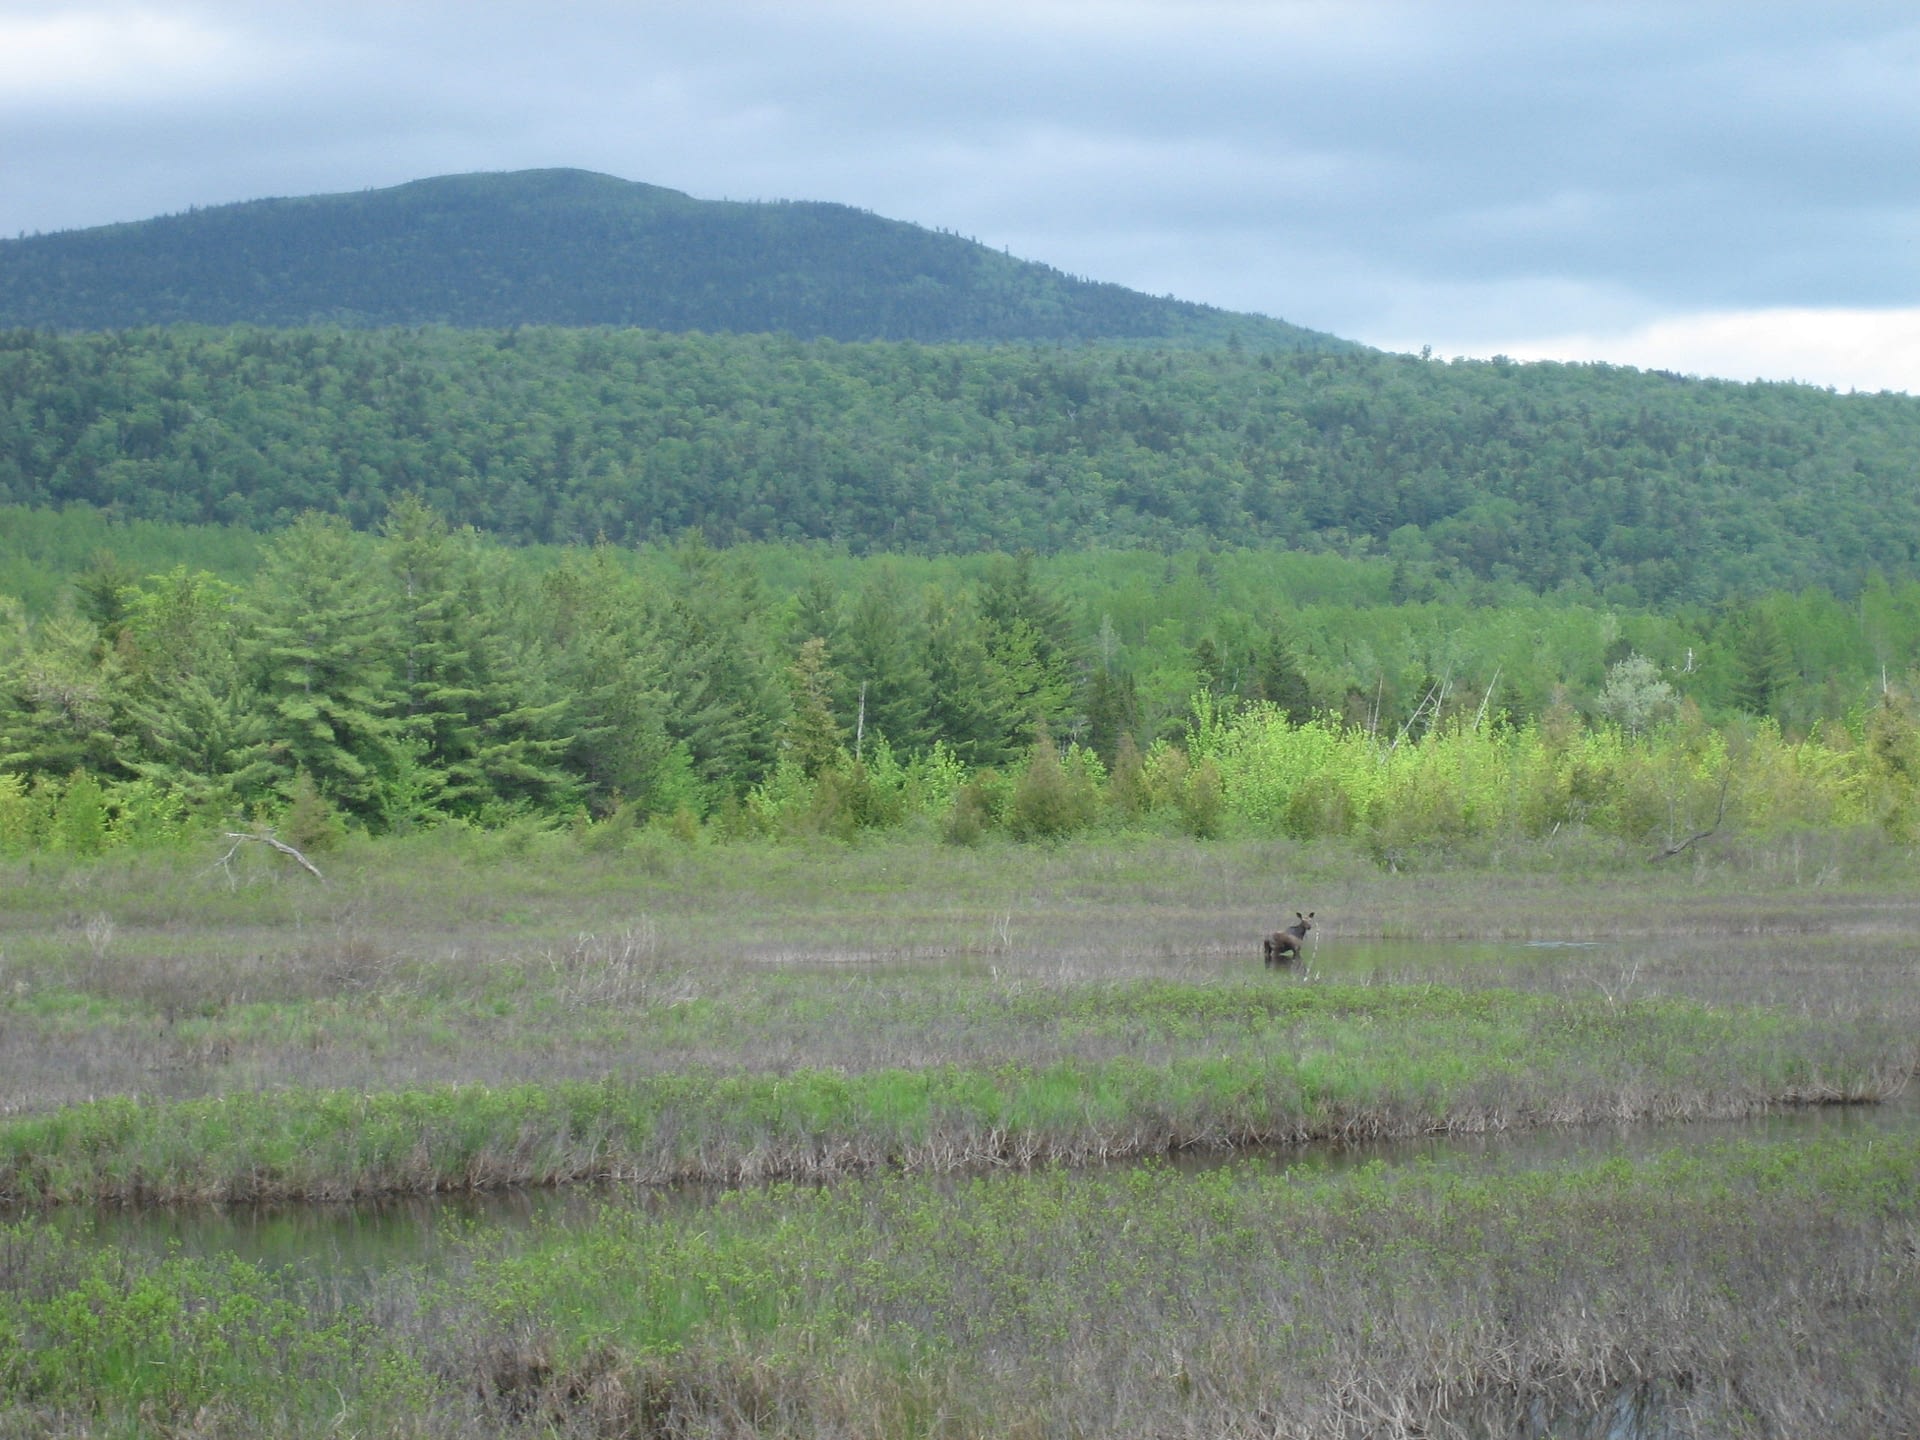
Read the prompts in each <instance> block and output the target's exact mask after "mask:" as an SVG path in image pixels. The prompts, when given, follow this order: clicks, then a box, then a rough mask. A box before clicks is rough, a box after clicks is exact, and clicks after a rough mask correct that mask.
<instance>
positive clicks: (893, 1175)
mask: <svg viewBox="0 0 1920 1440" xmlns="http://www.w3.org/2000/svg"><path fill="white" fill-rule="evenodd" d="M1534 858H1535V859H1536V860H1537V859H1538V857H1534ZM1856 858H1857V857H1855V856H1854V855H1853V854H1852V852H1850V851H1846V850H1845V849H1844V847H1841V846H1840V845H1839V842H1835V848H1833V849H1832V851H1831V853H1828V854H1824V855H1813V854H1811V853H1807V854H1802V853H1801V852H1800V851H1799V849H1798V848H1797V842H1796V848H1795V850H1794V851H1793V853H1792V854H1791V855H1789V854H1788V853H1787V851H1786V849H1785V842H1783V843H1782V846H1781V847H1778V848H1777V849H1776V850H1775V851H1773V852H1769V851H1768V850H1766V849H1765V848H1764V847H1761V848H1756V849H1754V850H1751V851H1748V852H1744V853H1740V854H1732V853H1730V852H1722V858H1721V859H1720V860H1719V861H1716V862H1715V863H1713V864H1710V865H1709V864H1703V863H1701V862H1700V861H1699V860H1698V859H1697V858H1696V860H1695V862H1694V863H1693V864H1692V865H1691V866H1690V867H1689V868H1685V869H1681V868H1673V869H1662V870H1657V871H1653V872H1648V871H1647V870H1645V869H1644V868H1640V867H1636V868H1633V869H1625V868H1612V869H1609V868H1604V867H1602V868H1600V869H1595V868H1593V867H1592V866H1591V865H1586V864H1583V865H1581V866H1578V867H1575V868H1567V869H1556V868H1555V867H1554V866H1553V865H1550V864H1535V865H1534V866H1533V867H1532V868H1531V869H1523V868H1517V867H1508V868H1506V869H1504V870H1493V871H1487V870H1481V871H1473V870H1450V871H1445V872H1440V873H1430V874H1407V873H1397V874H1386V873H1382V872H1381V871H1380V870H1379V869H1378V868H1377V867H1373V866H1370V865H1368V864H1366V863H1365V862H1364V861H1363V860H1361V859H1360V858H1358V857H1356V856H1355V855H1353V854H1350V853H1346V852H1341V851H1336V850H1331V849H1324V848H1302V847H1292V846H1284V845H1237V844H1215V845H1198V844H1186V843H1168V842H1156V843H1153V844H1145V843H1143V844H1124V843H1116V844H1103V845H1092V844H1089V845H1077V846H1068V847H1062V848H1059V849H1045V848H1030V849H1019V850H1015V849H1011V848H1003V847H996V846H993V845H986V846H982V847H979V848H977V849H970V850H959V851H956V850H953V849H950V848H946V847H940V846H935V845H930V844H929V845H917V844H913V843H893V844H888V845H885V846H876V847H873V848H870V849H867V848H831V849H825V850H820V851H815V852H800V851H797V850H792V849H781V848H777V847H757V846H737V847H726V848H718V847H715V848H709V847H706V846H691V847H687V846H679V845H661V844H657V843H655V841H654V837H642V842H640V843H639V846H638V848H636V849H633V850H630V851H624V852H614V853H602V852H596V851H592V850H583V849H582V848H581V847H579V846H578V845H575V844H573V843H571V842H570V841H568V840H567V839H566V838H565V837H554V836H543V835H532V834H526V835H519V836H516V837H509V838H508V839H507V840H505V841H500V840H497V839H492V838H489V837H476V836H468V835H462V834H458V833H451V834H444V835H432V836H424V837H418V838H416V839H413V840H409V841H404V842H392V841H390V842H383V843H382V844H380V845H377V846H376V845H368V844H352V845H349V846H348V847H347V848H346V849H345V850H343V851H341V852H338V853H337V854H336V855H335V856H334V857H332V858H331V859H330V860H329V863H328V871H329V878H328V880H327V882H326V883H325V884H324V885H322V884H316V883H314V882H313V881H312V880H311V878H310V877H306V876H296V875H293V874H290V873H288V872H286V871H283V870H280V869H276V868H275V867H274V866H273V865H272V864H270V863H268V861H267V859H266V858H265V857H262V856H252V855H246V856H239V857H235V859H234V861H233V862H232V863H231V864H230V865H229V866H227V867H225V868H214V869H209V868H208V867H207V866H206V865H204V864H191V865H190V864H187V863H184V862H182V861H179V860H167V859H162V858H156V857H134V858H131V859H114V860H109V861H103V862H100V863H97V864H94V865H90V866H88V865H74V866H60V865H39V866H14V867H11V868H10V869H9V871H8V873H7V874H6V875H5V876H3V877H0V881H3V882H4V883H0V1054H4V1056H5V1057H6V1064H5V1066H4V1071H3V1073H0V1193H5V1194H6V1195H8V1196H10V1197H12V1198H16V1199H33V1200H37V1201H42V1202H47V1201H57V1200H87V1199H94V1198H102V1197H112V1198H118V1199H123V1200H134V1199H141V1200H154V1199H170V1200H210V1199H229V1200H232V1199H243V1198H267V1197H288V1196H299V1195H308V1196H341V1195H365V1194H379V1193H393V1192H403V1193H417V1192H426V1191H435V1190H442V1189H446V1188H449V1187H453V1188H476V1189H480V1188H486V1187H489V1186H495V1185H512V1184H525V1183H542V1182H554V1183H558V1182H563V1181H569V1180H576V1179H595V1178H598V1179H604V1178H606V1177H611V1176H617V1177H622V1178H624V1179H627V1180H630V1181H631V1180H668V1179H673V1178H679V1177H690V1176H697V1177H703V1178H724V1179H731V1180H735V1181H762V1182H766V1181H770V1180H775V1179H777V1178H778V1177H790V1179H789V1181H787V1182H782V1183H777V1184H761V1185H759V1186H755V1187H749V1188H746V1189H741V1190H737V1191H734V1192H731V1193H730V1194H728V1195H726V1196H725V1197H723V1198H721V1199H720V1200H719V1201H718V1202H717V1203H715V1204H713V1205H711V1206H709V1207H707V1208H705V1209H703V1210H700V1211H698V1212H697V1213H691V1214H679V1213H676V1212H673V1211H671V1210H665V1209H657V1210H653V1211H650V1212H648V1213H645V1214H643V1213H640V1212H639V1211H636V1210H633V1209H631V1208H622V1207H617V1206H609V1207H607V1208H606V1209H604V1210H603V1211H601V1212H600V1213H599V1214H598V1215H597V1216H596V1217H595V1218H593V1219H591V1220H590V1221H588V1222H586V1223H585V1224H584V1225H579V1226H575V1227H572V1228H568V1229H561V1228H554V1227H543V1226H536V1227H534V1229H533V1230H532V1231H531V1232H527V1233H523V1234H521V1235H519V1236H518V1237H515V1236H512V1235H509V1234H506V1233H503V1232H476V1233H475V1234H474V1235H473V1236H472V1237H471V1238H470V1239H467V1240H449V1242H448V1244H449V1247H450V1250H449V1254H448V1255H447V1256H446V1257H445V1259H444V1263H443V1264H441V1265H440V1266H439V1267H438V1268H437V1269H436V1270H435V1271H433V1272H431V1273H429V1272H426V1271H421V1270H414V1269H410V1268H407V1267H399V1268H395V1269H392V1270H387V1271H382V1272H380V1273H378V1274H376V1275H373V1276H371V1277H368V1278H365V1279H364V1280H363V1281H361V1282H356V1283H355V1284H353V1285H343V1284H340V1283H338V1282H337V1281H336V1280H334V1279H330V1278H329V1277H328V1276H327V1275H326V1274H325V1273H323V1272H320V1271H316V1270H313V1269H309V1268H306V1267H304V1266H295V1267H292V1268H289V1269H285V1270H269V1269H265V1268H262V1267H258V1266H251V1265H247V1264H244V1263H241V1262H238V1261H230V1262H227V1261H216V1260H208V1259H196V1258H194V1257H191V1256H188V1255H184V1254H180V1253H177V1252H171V1251H156V1252H154V1253H150V1254H149V1253H144V1252H137V1251H135V1250H130V1249H127V1248H124V1247H119V1246H112V1245H96V1244H90V1243H88V1241H87V1239H86V1236H85V1226H84V1225H81V1226H80V1227H79V1228H78V1230H77V1231H76V1230H75V1229H74V1227H72V1226H60V1227H56V1226H54V1225H52V1224H51V1223H49V1222H48V1220H47V1219H46V1218H43V1217H39V1216H37V1215H36V1214H35V1212H33V1211H31V1210H29V1211H26V1212H22V1213H21V1214H19V1215H18V1217H17V1218H16V1219H15V1221H14V1222H13V1223H12V1224H11V1226H9V1227H7V1228H5V1229H4V1230H0V1437H11V1436H15V1435H20V1436H26V1435H33V1436H76V1437H77V1436H80V1435H88V1436H116V1437H117V1436H134V1435H141V1436H145V1435H152V1434H172V1435H179V1436H189V1435H191V1436H204V1437H212V1436H226V1435H233V1436H241V1435H246V1436H251V1435H257V1434H263V1433H271V1434H275V1435H287V1436H307V1435H312V1436H316V1437H317V1436H320V1435H332V1434H338V1433H342V1432H357V1433H366V1434H382V1435H395V1436H402V1435H414V1436H419V1437H422V1440H439V1437H442V1436H454V1435H461V1436H466V1435H479V1436H492V1435H499V1436H503V1437H505V1436H522V1435H526V1436H532V1435H540V1436H556V1435H579V1436H609V1437H611V1436H631V1435H648V1436H652V1435H659V1436H708V1435H711V1436H722V1435H726V1436H742V1435H770V1436H771V1435H780V1436H788V1435H790V1436H796V1437H798V1436H819V1435H836V1436H873V1437H894V1436H928V1437H946V1436H953V1437H962V1436H966V1437H971V1436H976V1435H978V1436H986V1435H1020V1434H1025V1435H1030V1436H1035V1437H1043V1436H1044V1437H1052V1436H1063V1437H1064V1436H1087V1435H1116V1436H1137V1435H1144V1434H1152V1435H1164V1436H1195V1437H1199V1436H1208V1437H1216V1436H1217V1437H1238V1436H1248V1437H1252V1436H1263V1437H1273V1436H1285V1437H1300V1440H1348V1437H1354V1440H1357V1437H1362V1436H1387V1437H1408V1440H1411V1437H1413V1436H1416V1435H1418V1436H1434V1435H1458V1436H1479V1435H1487V1436H1493V1435H1505V1434H1515V1433H1548V1432H1551V1433H1554V1434H1563V1433H1575V1434H1577V1433H1596V1434H1598V1433H1605V1432H1606V1431H1607V1429H1608V1427H1609V1426H1610V1425H1613V1424H1614V1423H1615V1422H1616V1421H1619V1420H1620V1417H1621V1416H1622V1415H1624V1414H1626V1413H1627V1412H1628V1411H1632V1412H1633V1414H1634V1416H1636V1417H1637V1418H1635V1419H1634V1420H1633V1421H1632V1423H1633V1424H1635V1425H1637V1426H1638V1427H1639V1430H1638V1433H1639V1434H1641V1435H1645V1436H1655V1435H1661V1436H1675V1437H1678V1436H1695V1435H1698V1436H1716V1437H1717V1436H1748V1435H1751V1436H1766V1437H1780V1440H1789V1437H1793V1440H1797V1437H1803V1436H1809V1435H1816V1434H1817V1435H1822V1436H1837V1437H1855V1436H1857V1437H1860V1440H1868V1437H1875V1440H1877V1437H1883V1436H1892V1435H1902V1434H1913V1433H1917V1432H1920V1385H1917V1384H1916V1380H1915V1371H1914V1363H1915V1357H1914V1354H1913V1350H1912V1345H1913V1336H1914V1335H1915V1334H1916V1333H1920V1272H1917V1269H1916V1266H1917V1263H1920V1262H1917V1258H1916V1257H1920V1217H1917V1216H1916V1212H1915V1204H1916V1198H1915V1197H1916V1195H1920V1141H1917V1140H1916V1139H1915V1137H1914V1136H1913V1134H1912V1132H1911V1131H1910V1130H1908V1131H1905V1132H1889V1133H1886V1134H1874V1135H1870V1136H1867V1137H1866V1138H1862V1137H1861V1136H1858V1135H1853V1136H1846V1137H1837V1138H1827V1139H1818V1140H1802V1141H1779V1142H1772V1141H1770V1142H1767V1143H1763V1144H1757V1145H1739V1144H1728V1145H1714V1146H1708V1147H1704V1148H1698V1149H1694V1150H1689V1151H1684V1152H1681V1151H1675V1152H1671V1153H1656V1154H1654V1155H1653V1156H1652V1157H1650V1158H1646V1159H1639V1160H1632V1161H1627V1160H1617V1161H1606V1162H1593V1161H1579V1162H1562V1163H1556V1164H1553V1165H1547V1166H1541V1167H1537V1168H1531V1169H1530V1168H1526V1167H1524V1166H1518V1165H1504V1164H1503V1163H1502V1162H1500V1161H1499V1160H1498V1159H1497V1158H1492V1159H1489V1158H1487V1157H1470V1156H1465V1155H1461V1156H1457V1157H1449V1158H1445V1159H1441V1160H1434V1161H1426V1162H1421V1163H1418V1164H1412V1165H1407V1166H1402V1167H1398V1168H1395V1169H1391V1170H1389V1169H1385V1168H1382V1167H1379V1166H1367V1167H1363V1168H1361V1169H1358V1170H1353V1171H1346V1172H1341V1173H1325V1174H1316V1173H1314V1172H1313V1171H1311V1170H1309V1169H1296V1170H1292V1171H1285V1172H1281V1173H1277V1174H1276V1173H1274V1172H1271V1171H1268V1170H1264V1169H1261V1168H1259V1167H1256V1166H1253V1165H1250V1164H1228V1165H1226V1166H1223V1167H1217V1168H1214V1169H1211V1170H1208V1171H1205V1172H1191V1173H1190V1172H1187V1171H1184V1170H1179V1169H1175V1168H1174V1167H1171V1166H1167V1165H1163V1164H1154V1163H1149V1164H1146V1165H1144V1166H1138V1167H1135V1168H1133V1169H1130V1170H1119V1169H1109V1168H1104V1167H1101V1166H1099V1165H1092V1164H1090V1165H1086V1166H1083V1167H1081V1168H1074V1167H1075V1166H1076V1165H1079V1163H1080V1162H1093V1161H1098V1160H1101V1159H1103V1158H1111V1157H1115V1156H1125V1155H1141V1154H1152V1153H1155V1152H1161V1151H1167V1150H1177V1149H1181V1148H1187V1149H1191V1150H1207V1149H1216V1150H1220V1151H1222V1153H1225V1151H1224V1147H1231V1146H1238V1145H1248V1144H1260V1143H1268V1142H1274V1141H1283V1142H1284V1141H1291V1140H1300V1139H1306V1138H1310V1137H1313V1136H1356V1137H1357V1136H1377V1135H1388V1134H1413V1133H1440V1134H1445V1133H1450V1132H1452V1133H1458V1132H1461V1131H1467V1130H1493V1129H1498V1128H1501V1127H1511V1128H1517V1127H1523V1126H1537V1125H1543V1124H1553V1123H1562V1122H1578V1121H1586V1120H1607V1121H1622V1120H1626V1121H1655V1120H1663V1119H1680V1118H1686V1117H1691V1116H1733V1115H1739V1114H1746V1113H1751V1112H1754V1111H1757V1110H1766V1109H1770V1108H1774V1107H1779V1106H1783V1105H1804V1104H1814V1103H1822V1102H1829V1101H1848V1100H1862V1101H1867V1100H1872V1099H1875V1098H1878V1097H1880V1096H1884V1095H1889V1094H1892V1093H1894V1092H1896V1091H1898V1090H1899V1089H1900V1088H1901V1087H1903V1086H1904V1085H1905V1084H1906V1083H1907V1081H1908V1079H1909V1077H1910V1076H1911V1073H1912V1070H1913V1068H1914V1063H1915V1058H1916V1044H1917V1042H1916V1040H1915V1036H1916V1035H1920V971H1917V970H1916V963H1917V962H1916V954H1920V947H1916V946H1915V945H1914V943H1913V937H1914V935H1915V934H1916V931H1920V924H1917V923H1916V922H1917V921H1920V902H1916V901H1915V900H1914V899H1913V898H1912V894H1913V891H1912V887H1911V884H1910V883H1909V878H1910V877H1909V876H1908V874H1907V873H1906V870H1905V868H1904V867H1903V865H1902V864H1897V863H1895V861H1893V860H1889V858H1888V856H1886V855H1885V854H1884V853H1875V854H1873V855H1870V856H1869V857H1867V862H1862V863H1861V864H1860V865H1859V867H1858V868H1857V869H1856V868H1855V865H1854V862H1855V860H1856ZM1896 858H1897V857H1896ZM1868 862H1870V863H1868ZM1890 867H1891V868H1890ZM1296 907H1297V908H1299V909H1301V910H1305V909H1308V908H1311V909H1313V910H1314V911H1315V912H1316V921H1315V930H1314V932H1313V936H1312V938H1311V940H1310V942H1309V944H1308V945H1307V946H1306V954H1305V956H1304V957H1303V959H1302V960H1301V962H1299V964H1298V966H1297V969H1296V972H1295V973H1288V974H1272V973H1268V972H1265V971H1264V970H1263V967H1262V966H1261V964H1260V949H1259V944H1260V937H1261V936H1262V935H1263V934H1265V933H1269V932H1270V931H1271V930H1272V928H1273V925H1274V923H1275V921H1276V918H1277V917H1280V916H1284V915H1287V914H1291V913H1293V911H1294V910H1295V909H1296ZM1539 941H1550V942H1553V943H1552V944H1550V945H1544V946H1542V945H1535V944H1531V943H1530V942H1539ZM1042 1162H1054V1163H1050V1164H1049V1163H1042ZM827 1178H834V1179H835V1183H833V1184H831V1185H812V1184H808V1185H797V1184H794V1183H790V1181H791V1180H792V1179H803V1180H807V1181H815V1180H824V1179H827ZM82 1213H84V1212H82ZM1622 1423H1625V1422H1622ZM1529 1425H1531V1426H1532V1427H1533V1429H1532V1431H1531V1432H1529V1431H1528V1430H1527V1429H1526V1427H1527V1426H1529Z"/></svg>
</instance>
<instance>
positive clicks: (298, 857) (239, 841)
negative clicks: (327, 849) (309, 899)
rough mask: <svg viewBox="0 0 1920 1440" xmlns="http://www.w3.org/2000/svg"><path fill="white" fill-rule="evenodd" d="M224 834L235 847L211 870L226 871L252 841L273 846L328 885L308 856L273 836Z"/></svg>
mask: <svg viewBox="0 0 1920 1440" xmlns="http://www.w3.org/2000/svg"><path fill="white" fill-rule="evenodd" d="M222 833H223V834H224V835H225V836H226V838H227V839H229V840H231V841H233V846H232V848H231V849H229V850H228V851H227V853H226V854H224V855H222V856H221V857H220V858H219V859H218V860H216V861H215V862H214V864H213V866H212V867H211V868H215V869H220V870H226V868H227V866H228V864H230V863H231V862H232V860H233V857H234V856H235V855H238V854H239V853H240V847H241V846H242V845H244V844H246V843H247V841H249V840H252V841H255V842H257V843H258V844H261V845H271V846H272V847H273V848H274V849H275V850H278V851H279V852H280V853H281V854H282V855H286V856H289V857H291V858H292V859H293V860H295V861H297V862H299V865H300V868H301V869H303V870H305V871H306V872H307V873H308V874H309V875H311V876H313V878H314V879H316V880H318V881H319V882H320V883H321V884H322V885H324V884H326V883H327V877H326V876H324V875H322V874H321V873H320V870H319V868H318V867H317V866H316V865H315V864H314V863H313V862H312V861H311V860H309V859H307V857H306V856H304V855H302V854H301V853H300V852H299V851H298V850H296V849H294V848H293V846H291V845H289V844H287V842H286V841H284V840H280V839H276V838H275V837H274V836H272V835H253V834H242V833H240V832H239V831H237V830H227V831H223V832H222ZM228 873H229V874H231V873H232V872H231V871H229V872H228Z"/></svg>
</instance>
